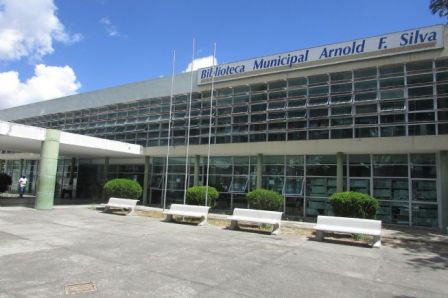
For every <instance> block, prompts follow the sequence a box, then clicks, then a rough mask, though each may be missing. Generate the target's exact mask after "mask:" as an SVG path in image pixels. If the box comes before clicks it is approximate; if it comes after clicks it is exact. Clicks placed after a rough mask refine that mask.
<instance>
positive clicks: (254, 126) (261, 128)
mask: <svg viewBox="0 0 448 298" xmlns="http://www.w3.org/2000/svg"><path fill="white" fill-rule="evenodd" d="M266 127H267V125H266V123H262V124H252V125H251V126H250V131H265V130H266Z"/></svg>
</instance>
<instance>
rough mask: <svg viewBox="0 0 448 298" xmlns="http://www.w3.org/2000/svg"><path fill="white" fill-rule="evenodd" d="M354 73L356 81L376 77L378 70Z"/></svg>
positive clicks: (357, 70) (360, 70)
mask: <svg viewBox="0 0 448 298" xmlns="http://www.w3.org/2000/svg"><path fill="white" fill-rule="evenodd" d="M353 73H354V76H355V80H357V79H365V78H371V77H376V68H374V67H372V68H364V69H356V70H355V71H354V72H353Z"/></svg>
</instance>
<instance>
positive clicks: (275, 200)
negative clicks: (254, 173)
mask: <svg viewBox="0 0 448 298" xmlns="http://www.w3.org/2000/svg"><path fill="white" fill-rule="evenodd" d="M246 198H247V202H248V203H249V208H250V209H259V210H271V211H281V210H282V208H283V200H284V198H283V196H282V195H281V194H279V193H278V192H275V191H272V190H268V189H262V188H259V189H256V190H253V191H251V192H249V193H247V194H246Z"/></svg>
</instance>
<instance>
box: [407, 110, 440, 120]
mask: <svg viewBox="0 0 448 298" xmlns="http://www.w3.org/2000/svg"><path fill="white" fill-rule="evenodd" d="M408 121H409V122H421V121H434V113H432V112H425V113H409V115H408Z"/></svg>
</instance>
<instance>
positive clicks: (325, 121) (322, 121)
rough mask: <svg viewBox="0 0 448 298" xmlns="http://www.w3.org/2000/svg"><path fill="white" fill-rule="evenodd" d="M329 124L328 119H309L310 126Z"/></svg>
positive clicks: (325, 125) (316, 126)
mask: <svg viewBox="0 0 448 298" xmlns="http://www.w3.org/2000/svg"><path fill="white" fill-rule="evenodd" d="M327 126H328V119H318V120H310V121H309V127H310V128H318V127H327Z"/></svg>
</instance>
